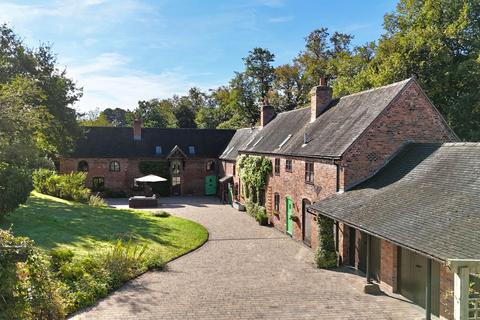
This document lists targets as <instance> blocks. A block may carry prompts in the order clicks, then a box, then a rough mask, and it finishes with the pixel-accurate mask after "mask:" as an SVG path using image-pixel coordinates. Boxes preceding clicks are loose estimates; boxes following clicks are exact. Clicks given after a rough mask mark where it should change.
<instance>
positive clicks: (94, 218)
mask: <svg viewBox="0 0 480 320" xmlns="http://www.w3.org/2000/svg"><path fill="white" fill-rule="evenodd" d="M155 219H157V218H150V217H148V213H138V214H136V213H133V212H129V211H126V210H117V209H111V208H94V207H89V206H86V205H80V204H72V205H69V204H64V203H61V202H55V201H51V200H47V199H41V198H37V197H31V198H30V199H29V201H28V203H27V206H25V207H23V208H21V209H19V210H17V211H15V212H14V213H12V214H11V215H10V216H9V217H7V218H6V219H5V221H2V223H1V224H0V225H1V226H2V227H5V228H9V227H10V225H12V224H13V232H14V233H15V234H16V235H22V236H28V237H30V238H32V239H33V240H35V243H36V244H37V245H38V246H40V247H42V248H44V249H51V248H54V247H56V246H58V245H59V244H70V243H75V242H76V243H81V244H82V246H84V247H92V249H95V248H94V243H89V242H90V241H92V240H93V241H115V240H116V239H119V238H132V239H133V240H135V239H138V238H140V237H141V238H144V239H149V240H152V241H155V242H157V243H160V244H162V245H166V246H170V247H177V246H176V245H174V244H172V243H171V242H170V241H168V240H166V239H165V236H166V235H167V234H168V233H170V232H172V231H173V230H172V229H171V228H169V227H166V226H162V225H161V222H160V220H158V222H157V221H155Z"/></svg>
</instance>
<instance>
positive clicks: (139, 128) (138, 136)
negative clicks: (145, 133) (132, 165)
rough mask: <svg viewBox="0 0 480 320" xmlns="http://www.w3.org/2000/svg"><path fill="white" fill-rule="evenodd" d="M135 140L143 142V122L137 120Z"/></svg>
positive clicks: (134, 130) (134, 125)
mask: <svg viewBox="0 0 480 320" xmlns="http://www.w3.org/2000/svg"><path fill="white" fill-rule="evenodd" d="M133 140H135V141H140V140H142V120H140V119H135V120H134V121H133Z"/></svg>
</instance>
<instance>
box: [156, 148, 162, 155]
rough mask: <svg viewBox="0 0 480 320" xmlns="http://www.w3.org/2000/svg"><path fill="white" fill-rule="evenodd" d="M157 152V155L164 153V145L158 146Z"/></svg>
mask: <svg viewBox="0 0 480 320" xmlns="http://www.w3.org/2000/svg"><path fill="white" fill-rule="evenodd" d="M155 154H156V155H160V154H162V146H156V147H155Z"/></svg>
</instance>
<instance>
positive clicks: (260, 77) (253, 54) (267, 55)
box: [243, 48, 275, 102]
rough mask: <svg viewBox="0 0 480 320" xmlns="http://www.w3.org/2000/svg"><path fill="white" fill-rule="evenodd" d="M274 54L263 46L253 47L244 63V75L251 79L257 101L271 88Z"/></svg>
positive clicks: (273, 77)
mask: <svg viewBox="0 0 480 320" xmlns="http://www.w3.org/2000/svg"><path fill="white" fill-rule="evenodd" d="M274 58H275V55H274V54H273V53H271V52H270V51H268V49H264V48H254V49H253V50H252V51H250V52H249V55H248V56H247V57H246V58H243V61H244V63H245V76H247V77H249V78H250V79H251V80H252V84H253V85H254V92H255V95H256V98H257V102H258V101H259V102H263V100H264V99H265V98H266V97H267V94H268V92H269V91H270V89H271V88H272V83H273V80H274V79H275V68H274V67H273V66H272V62H273V61H274Z"/></svg>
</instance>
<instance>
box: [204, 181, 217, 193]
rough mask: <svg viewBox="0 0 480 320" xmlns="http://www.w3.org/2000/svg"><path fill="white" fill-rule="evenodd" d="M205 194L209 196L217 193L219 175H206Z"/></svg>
mask: <svg viewBox="0 0 480 320" xmlns="http://www.w3.org/2000/svg"><path fill="white" fill-rule="evenodd" d="M205 194H206V195H207V196H210V195H215V194H217V177H215V176H206V177H205Z"/></svg>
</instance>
